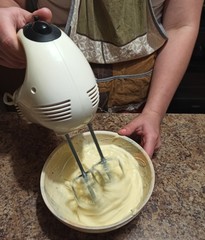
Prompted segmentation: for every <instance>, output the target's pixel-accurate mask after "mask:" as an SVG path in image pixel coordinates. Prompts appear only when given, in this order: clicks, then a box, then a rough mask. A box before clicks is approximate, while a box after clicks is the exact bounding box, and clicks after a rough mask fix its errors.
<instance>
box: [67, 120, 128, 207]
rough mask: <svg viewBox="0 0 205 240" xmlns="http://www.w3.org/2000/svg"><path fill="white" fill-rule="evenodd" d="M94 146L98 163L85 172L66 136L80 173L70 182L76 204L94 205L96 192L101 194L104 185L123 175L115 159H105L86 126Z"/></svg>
mask: <svg viewBox="0 0 205 240" xmlns="http://www.w3.org/2000/svg"><path fill="white" fill-rule="evenodd" d="M88 128H89V131H90V133H91V136H92V139H93V141H94V144H95V146H96V148H97V151H98V154H99V156H100V161H99V162H98V163H96V164H94V165H93V166H92V167H91V168H90V169H89V170H87V171H85V169H84V168H83V166H82V163H81V161H80V159H79V157H78V155H77V153H76V150H75V148H74V146H73V144H72V141H71V139H70V137H69V135H68V134H66V135H65V136H66V139H67V141H68V144H69V146H70V148H71V151H72V153H73V156H74V158H75V161H76V163H77V165H78V167H79V169H80V171H81V175H79V176H78V177H76V178H74V179H73V180H72V181H71V188H72V191H73V193H74V196H75V198H76V200H77V202H81V201H82V200H83V201H88V202H89V203H95V202H97V200H98V197H99V196H98V192H100V191H101V192H102V190H103V187H104V185H105V184H109V183H112V181H113V180H114V179H116V177H117V180H119V178H122V177H123V175H124V171H123V167H122V165H121V163H120V161H119V160H117V159H106V158H105V157H104V155H103V153H102V150H101V148H100V145H99V143H98V140H97V138H96V136H95V133H94V131H93V129H92V125H91V123H89V124H88Z"/></svg>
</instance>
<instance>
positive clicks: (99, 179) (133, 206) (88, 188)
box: [45, 142, 143, 227]
mask: <svg viewBox="0 0 205 240" xmlns="http://www.w3.org/2000/svg"><path fill="white" fill-rule="evenodd" d="M68 149H69V147H68ZM101 149H102V152H103V154H104V156H105V158H106V159H107V164H106V165H103V164H97V165H95V166H94V167H93V165H94V164H96V163H98V162H100V157H99V154H98V152H97V150H96V147H95V145H94V143H92V142H90V143H88V144H84V145H83V147H80V151H78V155H79V158H80V159H81V161H82V163H83V167H84V168H85V169H86V170H88V169H91V172H90V171H89V172H88V181H87V184H85V182H84V179H83V178H82V177H80V178H78V176H79V175H80V174H81V173H80V170H79V168H78V167H77V165H76V163H75V160H74V158H73V156H72V154H69V157H68V153H67V152H66V147H64V150H63V151H64V153H63V154H62V153H61V155H59V156H55V158H56V159H57V158H58V157H59V159H58V160H56V161H55V162H53V163H52V165H50V166H48V171H47V172H50V176H48V177H47V178H46V179H45V186H46V187H45V191H46V193H47V195H48V196H49V202H50V203H51V204H52V207H53V208H54V209H55V211H56V212H57V213H58V216H59V218H61V219H64V221H67V222H70V223H72V224H77V225H86V226H91V227H92V226H93V227H96V226H107V225H110V224H115V223H117V222H119V221H121V220H123V219H125V218H130V216H133V215H134V214H136V212H137V210H138V205H140V202H141V201H142V198H143V179H142V176H141V174H140V171H139V162H138V161H137V160H136V159H135V158H134V157H133V155H131V154H130V153H129V152H128V151H126V150H124V149H123V148H122V147H119V146H116V145H115V144H108V145H106V144H105V145H101ZM49 168H50V170H49ZM51 169H52V170H51ZM106 169H108V172H106Z"/></svg>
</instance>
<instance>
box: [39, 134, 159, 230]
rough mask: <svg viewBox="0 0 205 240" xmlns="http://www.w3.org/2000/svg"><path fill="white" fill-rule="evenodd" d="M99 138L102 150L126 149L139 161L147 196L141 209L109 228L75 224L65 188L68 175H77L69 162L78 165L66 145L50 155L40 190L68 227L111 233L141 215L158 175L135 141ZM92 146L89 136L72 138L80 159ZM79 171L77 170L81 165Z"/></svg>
mask: <svg viewBox="0 0 205 240" xmlns="http://www.w3.org/2000/svg"><path fill="white" fill-rule="evenodd" d="M95 135H96V137H97V139H98V142H99V144H100V146H101V147H102V148H103V147H109V146H111V145H113V144H114V146H115V147H117V148H119V149H123V151H125V152H127V153H128V154H130V156H131V157H132V158H134V160H136V161H137V164H138V170H139V174H140V176H141V179H142V186H143V187H142V189H143V193H142V196H141V199H140V201H139V202H138V204H137V206H135V207H134V208H133V209H132V210H131V211H130V210H129V209H128V210H127V211H128V212H127V215H126V216H125V217H123V218H122V219H118V220H117V221H114V222H112V223H109V224H107V225H102V226H99V225H98V226H95V225H92V226H90V225H87V224H85V223H83V224H82V223H80V222H78V221H73V220H72V218H70V215H71V214H69V211H70V210H68V209H66V208H68V207H69V203H68V202H67V199H66V198H67V196H66V194H65V193H64V190H63V189H64V188H65V175H66V174H67V175H68V177H69V175H72V172H73V171H74V169H73V164H70V162H69V161H74V160H72V158H73V155H72V152H71V150H70V148H69V146H68V144H67V142H66V141H65V142H63V143H62V144H60V145H59V146H58V147H57V148H56V149H55V150H54V151H53V152H52V153H51V154H50V156H49V157H48V159H47V161H46V162H45V165H44V167H43V169H42V173H41V178H40V189H41V194H42V197H43V200H44V202H45V204H46V205H47V207H48V209H49V210H50V211H51V212H52V213H53V215H54V216H55V217H57V218H58V219H59V220H60V221H61V222H63V223H64V224H66V225H67V226H68V227H70V228H73V229H76V230H78V231H81V232H90V233H102V232H109V231H112V230H115V229H118V228H120V227H122V226H124V225H125V224H127V223H129V222H130V221H131V220H133V219H134V218H135V217H136V216H137V215H138V214H139V212H140V211H141V210H142V209H143V207H144V206H145V204H146V203H147V202H148V200H149V198H150V196H151V194H152V192H153V188H154V182H155V172H154V168H153V164H152V161H151V160H150V158H149V156H148V155H147V153H146V152H145V151H144V150H143V148H142V147H141V146H140V145H139V144H137V143H136V142H135V141H133V140H131V139H130V138H128V137H124V136H120V135H118V134H117V133H114V132H109V131H95ZM92 142H93V140H92V137H91V135H90V133H89V132H86V133H83V134H79V135H76V136H75V137H73V138H72V143H73V145H74V146H75V149H76V151H77V153H78V154H79V156H80V157H81V151H82V149H83V148H84V146H85V145H87V144H90V143H92ZM84 154H87V153H84ZM75 167H77V165H76V166H75ZM62 176H64V177H62ZM134 194H135V193H134ZM136 198H137V191H136ZM59 199H61V201H62V200H63V201H64V202H65V204H64V206H63V204H61V203H60V201H59ZM67 210H68V211H67Z"/></svg>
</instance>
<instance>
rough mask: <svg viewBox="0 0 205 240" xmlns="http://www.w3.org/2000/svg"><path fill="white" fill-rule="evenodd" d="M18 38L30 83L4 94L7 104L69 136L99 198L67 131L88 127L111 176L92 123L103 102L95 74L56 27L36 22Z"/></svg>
mask: <svg viewBox="0 0 205 240" xmlns="http://www.w3.org/2000/svg"><path fill="white" fill-rule="evenodd" d="M17 35H18V38H19V40H20V42H21V43H22V45H23V48H24V50H25V54H26V59H27V67H26V73H25V79H24V82H23V84H22V86H21V87H20V88H19V89H17V90H16V91H15V92H14V94H13V95H10V94H8V93H6V94H5V95H4V102H5V103H6V104H8V105H15V106H16V108H17V111H18V112H19V114H20V115H21V116H22V117H23V118H24V119H25V120H27V121H28V122H33V123H37V124H41V125H42V126H44V127H46V128H49V129H52V130H53V131H54V132H56V133H57V134H61V135H65V136H66V139H67V141H68V144H69V146H70V148H71V150H72V153H73V155H74V157H75V160H76V162H77V164H78V166H79V168H80V170H81V173H82V174H81V176H79V178H81V177H82V179H83V181H84V182H85V183H86V188H87V189H88V195H90V196H91V198H92V199H95V197H96V196H95V193H94V190H93V189H92V187H90V182H91V181H90V180H89V178H90V177H89V176H90V172H89V171H85V170H84V169H83V166H82V164H81V162H80V160H79V158H78V156H77V153H76V151H75V148H74V146H73V145H72V141H71V139H70V137H69V135H68V132H70V131H72V130H74V129H77V128H80V127H82V126H83V125H85V124H88V127H89V131H90V132H91V135H92V137H93V140H94V142H95V144H96V147H97V149H98V152H99V154H100V157H101V161H100V164H103V166H104V169H105V171H106V172H108V171H109V169H108V167H107V161H106V160H105V158H104V156H103V154H102V151H101V150H100V147H99V144H98V142H97V139H96V137H95V134H94V131H93V129H92V126H91V123H90V121H91V120H92V118H93V116H94V114H95V113H96V111H97V108H98V103H99V92H98V86H97V83H96V79H95V76H94V74H93V71H92V69H91V67H90V65H89V63H88V62H87V60H86V58H85V57H84V55H83V54H82V52H81V51H80V50H79V48H78V47H77V46H76V45H75V44H74V43H73V41H72V40H71V39H70V38H69V37H68V36H67V35H66V34H65V33H64V32H63V31H62V30H60V29H59V28H58V27H56V26H55V25H52V24H48V23H46V22H43V21H39V20H38V19H35V21H34V22H33V23H28V24H27V25H25V26H24V28H23V29H20V30H19V31H18V34H17ZM120 167H121V166H120ZM88 173H89V174H88ZM91 175H92V174H91ZM79 178H78V179H79ZM92 179H93V177H92ZM74 185H75V184H74ZM74 185H73V190H74V193H75V195H76V198H78V196H77V195H78V193H77V192H76V190H75V186H74Z"/></svg>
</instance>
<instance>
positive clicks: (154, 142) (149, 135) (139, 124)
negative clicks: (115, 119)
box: [118, 114, 161, 158]
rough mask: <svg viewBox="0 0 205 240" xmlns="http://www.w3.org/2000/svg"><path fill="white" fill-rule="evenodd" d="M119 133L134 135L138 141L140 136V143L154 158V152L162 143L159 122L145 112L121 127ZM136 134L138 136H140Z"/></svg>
mask: <svg viewBox="0 0 205 240" xmlns="http://www.w3.org/2000/svg"><path fill="white" fill-rule="evenodd" d="M118 134H120V135H124V136H129V137H131V138H132V136H133V135H134V136H135V139H138V141H137V142H139V138H140V139H141V141H140V145H141V146H142V147H143V148H144V150H145V151H146V152H147V154H148V155H149V157H150V158H152V156H153V154H154V152H155V151H157V150H158V149H159V147H160V145H161V139H160V124H159V122H158V121H154V119H152V118H150V117H148V116H146V115H143V114H141V115H140V116H138V117H137V118H135V119H134V120H132V121H131V122H130V123H128V124H127V125H125V126H124V127H123V128H121V129H120V130H119V131H118ZM136 136H138V138H137V137H136ZM132 139H133V138H132Z"/></svg>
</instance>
